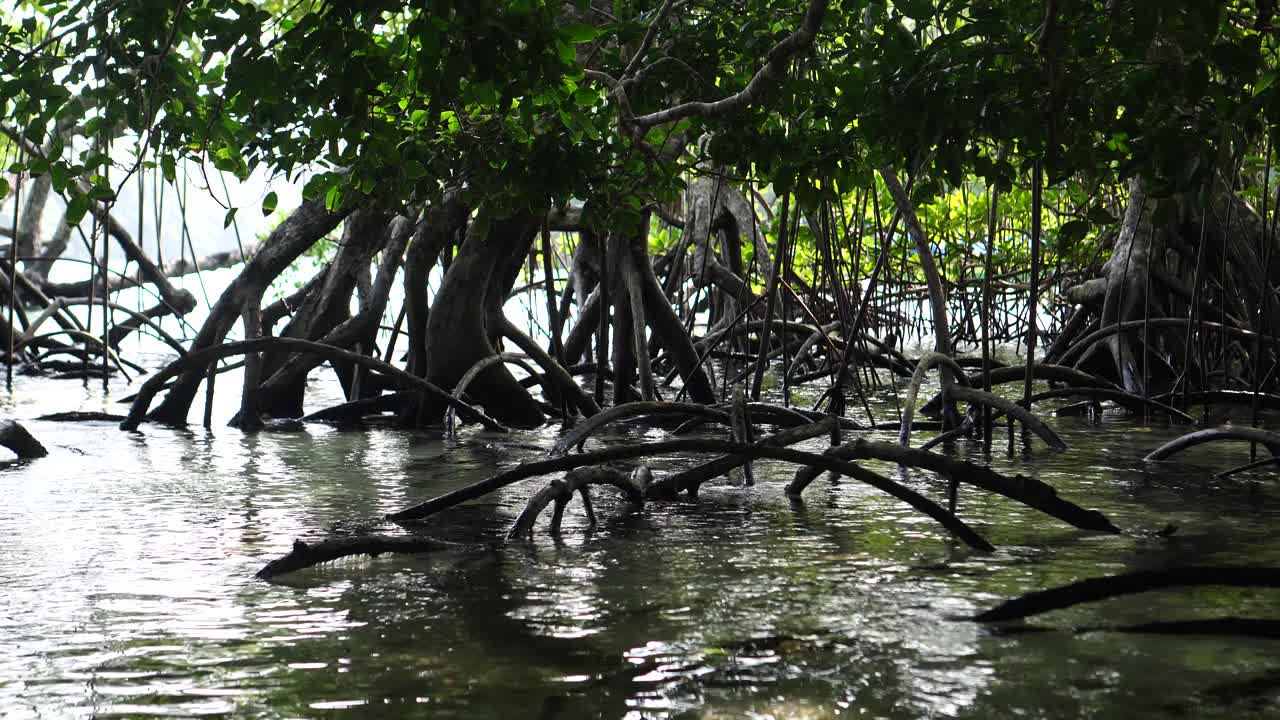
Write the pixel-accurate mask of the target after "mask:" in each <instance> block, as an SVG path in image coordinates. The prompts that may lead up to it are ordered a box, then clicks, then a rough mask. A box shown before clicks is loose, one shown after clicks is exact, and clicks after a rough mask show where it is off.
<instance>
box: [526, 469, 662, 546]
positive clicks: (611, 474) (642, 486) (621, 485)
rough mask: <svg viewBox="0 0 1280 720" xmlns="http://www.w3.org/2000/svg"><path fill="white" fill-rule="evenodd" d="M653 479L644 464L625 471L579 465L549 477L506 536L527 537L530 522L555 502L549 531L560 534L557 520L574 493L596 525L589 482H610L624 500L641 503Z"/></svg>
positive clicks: (561, 515) (590, 519)
mask: <svg viewBox="0 0 1280 720" xmlns="http://www.w3.org/2000/svg"><path fill="white" fill-rule="evenodd" d="M651 478H652V475H651V474H650V473H649V469H648V468H645V467H643V466H641V467H638V468H636V469H635V471H634V472H632V473H630V474H628V473H625V472H622V471H621V470H618V469H616V468H611V467H605V466H593V467H580V468H576V469H574V470H570V471H569V472H567V473H565V475H564V478H563V479H556V480H552V481H551V482H549V483H547V486H546V487H544V488H542V489H541V490H539V491H538V492H537V493H535V494H534V496H533V497H531V498H529V501H528V502H527V503H525V506H524V510H522V511H521V512H520V516H519V517H517V518H516V521H515V524H514V525H512V526H511V531H510V532H508V533H507V538H508V539H511V540H514V539H516V538H521V537H526V536H528V535H529V534H531V533H532V532H533V525H534V523H536V522H537V520H538V515H540V514H541V513H542V511H543V510H545V509H546V507H547V505H550V504H551V503H555V513H554V515H553V517H552V519H551V528H550V532H551V534H553V535H558V534H559V533H560V521H561V518H563V516H564V508H565V506H566V505H568V504H569V500H570V499H572V498H573V494H574V493H578V494H580V495H581V496H582V502H583V505H584V506H585V507H586V508H588V511H587V512H588V519H589V521H590V522H591V524H593V525H594V524H595V511H594V510H592V509H591V495H590V494H589V491H588V490H587V488H589V487H590V486H592V485H612V486H613V487H616V488H618V489H619V490H621V491H622V494H623V495H624V496H625V497H626V499H627V500H628V501H630V502H632V503H635V504H636V505H643V504H644V496H645V490H646V489H647V486H648V482H649V480H650V479H651Z"/></svg>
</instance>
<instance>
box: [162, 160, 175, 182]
mask: <svg viewBox="0 0 1280 720" xmlns="http://www.w3.org/2000/svg"><path fill="white" fill-rule="evenodd" d="M160 171H161V172H162V173H164V179H165V180H168V181H169V182H173V181H174V178H176V177H177V175H178V168H177V164H176V163H175V162H174V161H173V156H171V155H165V156H163V157H161V158H160Z"/></svg>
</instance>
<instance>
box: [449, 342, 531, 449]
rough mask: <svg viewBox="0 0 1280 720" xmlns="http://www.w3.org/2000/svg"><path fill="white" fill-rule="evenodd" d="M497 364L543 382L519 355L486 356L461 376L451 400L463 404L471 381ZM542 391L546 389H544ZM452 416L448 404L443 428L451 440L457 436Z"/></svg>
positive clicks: (500, 354)
mask: <svg viewBox="0 0 1280 720" xmlns="http://www.w3.org/2000/svg"><path fill="white" fill-rule="evenodd" d="M498 363H512V364H513V365H518V366H519V367H520V368H521V369H522V370H524V371H525V372H527V373H529V376H530V377H538V378H539V379H541V380H544V381H545V378H543V377H542V376H541V375H538V374H537V373H536V372H534V371H533V367H531V366H530V365H529V363H527V362H525V360H524V358H523V357H521V356H519V355H516V354H513V353H498V354H496V355H487V356H485V357H482V358H480V359H479V360H477V361H476V362H475V364H474V365H472V366H471V367H470V368H468V369H467V371H466V372H465V373H463V374H462V378H460V379H459V380H458V384H457V385H455V386H454V388H453V399H454V400H455V401H457V403H458V404H465V403H463V402H462V396H463V395H465V394H466V392H467V387H468V386H470V385H471V381H472V380H475V379H476V377H478V376H479V375H480V373H481V372H483V371H484V370H485V368H487V367H489V366H490V365H497V364H498ZM544 389H546V388H545V387H544ZM547 396H548V397H550V393H549V392H548V393H547ZM454 415H455V411H454V405H452V404H450V405H449V407H448V409H446V410H445V413H444V427H445V433H446V434H447V435H448V436H449V437H451V438H452V437H456V436H457V433H456V432H455V429H454V425H455V423H454Z"/></svg>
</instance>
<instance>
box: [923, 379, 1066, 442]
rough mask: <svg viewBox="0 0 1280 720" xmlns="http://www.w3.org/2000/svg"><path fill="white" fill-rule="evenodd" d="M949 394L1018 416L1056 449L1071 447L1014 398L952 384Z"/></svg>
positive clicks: (957, 398) (954, 397) (953, 398)
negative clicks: (1014, 400) (1013, 399)
mask: <svg viewBox="0 0 1280 720" xmlns="http://www.w3.org/2000/svg"><path fill="white" fill-rule="evenodd" d="M947 396H948V397H950V398H951V399H952V400H964V401H965V402H969V403H981V404H983V405H987V406H990V407H993V408H995V409H997V410H1001V411H1003V412H1005V413H1007V414H1009V415H1012V416H1013V417H1015V418H1017V420H1018V421H1019V422H1021V423H1022V424H1023V425H1025V426H1026V427H1027V429H1029V430H1031V431H1032V432H1034V433H1035V434H1036V435H1039V436H1040V439H1041V440H1044V442H1045V444H1046V445H1048V446H1049V447H1051V448H1053V449H1054V450H1067V449H1069V448H1068V447H1067V444H1066V443H1065V442H1063V440H1062V438H1060V437H1058V434H1057V433H1055V432H1054V431H1053V428H1051V427H1049V426H1048V425H1045V424H1044V421H1042V420H1041V419H1040V418H1038V417H1036V416H1035V415H1032V414H1031V411H1030V410H1027V409H1026V408H1024V407H1022V406H1021V405H1019V404H1017V403H1015V402H1013V401H1012V400H1006V399H1004V398H1002V397H1000V396H999V395H993V394H991V393H989V392H985V391H983V390H978V389H976V388H969V387H959V386H956V385H952V386H951V387H949V388H947Z"/></svg>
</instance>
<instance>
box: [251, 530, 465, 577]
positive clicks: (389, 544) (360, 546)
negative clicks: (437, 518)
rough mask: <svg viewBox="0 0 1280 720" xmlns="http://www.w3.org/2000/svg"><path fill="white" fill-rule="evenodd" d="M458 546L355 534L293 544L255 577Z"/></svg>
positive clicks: (398, 536) (401, 537)
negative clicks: (364, 557)
mask: <svg viewBox="0 0 1280 720" xmlns="http://www.w3.org/2000/svg"><path fill="white" fill-rule="evenodd" d="M455 547H458V546H457V545H454V544H453V543H447V542H444V541H442V540H433V539H431V538H424V537H412V536H401V535H357V536H354V537H345V538H333V539H329V540H322V541H320V542H316V543H308V542H303V541H302V540H294V541H293V549H292V550H290V551H289V554H288V555H285V556H284V557H281V558H277V559H275V560H272V561H271V562H269V563H267V564H266V565H265V566H263V568H262V569H261V570H259V571H258V572H257V573H256V575H255V577H258V578H260V579H262V580H270V579H271V578H274V577H278V576H280V575H283V574H285V573H291V572H294V571H295V570H302V569H303V568H309V567H313V566H315V565H319V564H321V563H327V562H332V561H334V560H338V559H341V558H344V557H351V556H352V555H368V556H369V557H378V556H379V555H381V554H383V553H429V552H439V551H441V550H449V549H451V548H455Z"/></svg>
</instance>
